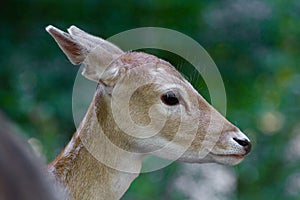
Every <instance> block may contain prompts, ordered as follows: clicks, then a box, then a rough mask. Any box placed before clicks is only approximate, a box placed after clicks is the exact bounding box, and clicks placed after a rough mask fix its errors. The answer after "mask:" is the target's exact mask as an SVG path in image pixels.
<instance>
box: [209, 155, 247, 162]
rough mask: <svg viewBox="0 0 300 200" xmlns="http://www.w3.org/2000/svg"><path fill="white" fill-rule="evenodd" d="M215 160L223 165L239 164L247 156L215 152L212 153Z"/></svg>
mask: <svg viewBox="0 0 300 200" xmlns="http://www.w3.org/2000/svg"><path fill="white" fill-rule="evenodd" d="M210 157H211V158H212V159H213V161H214V162H216V163H219V164H223V165H237V164H239V163H240V162H242V161H243V160H244V158H245V155H244V154H214V153H210Z"/></svg>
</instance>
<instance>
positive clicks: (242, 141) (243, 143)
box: [233, 138, 252, 154]
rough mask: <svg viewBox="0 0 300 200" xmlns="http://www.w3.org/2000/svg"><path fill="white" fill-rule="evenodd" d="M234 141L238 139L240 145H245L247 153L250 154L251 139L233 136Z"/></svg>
mask: <svg viewBox="0 0 300 200" xmlns="http://www.w3.org/2000/svg"><path fill="white" fill-rule="evenodd" d="M233 139H234V141H236V142H237V143H238V144H239V145H241V146H242V147H244V149H245V151H246V154H248V153H249V152H250V151H251V147H252V145H251V143H250V141H249V140H247V139H242V140H241V139H238V138H233Z"/></svg>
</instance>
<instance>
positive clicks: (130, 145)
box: [46, 26, 251, 165]
mask: <svg viewBox="0 0 300 200" xmlns="http://www.w3.org/2000/svg"><path fill="white" fill-rule="evenodd" d="M46 30H47V31H48V32H49V33H50V34H51V36H52V37H53V38H54V39H55V41H56V42H57V43H58V45H59V46H60V48H61V49H62V50H63V52H64V53H65V54H66V56H67V57H68V59H69V60H70V61H71V62H72V63H73V64H75V65H77V64H82V65H84V71H83V73H82V74H83V76H85V77H86V78H88V79H90V80H92V81H96V82H98V83H99V86H98V88H97V91H96V93H95V97H94V100H93V102H92V109H93V110H94V112H95V113H96V117H95V120H96V121H97V123H99V127H101V129H102V131H103V133H104V134H105V135H106V136H107V138H109V140H110V141H111V142H112V143H113V144H114V145H116V146H118V147H119V148H122V149H124V150H126V151H130V152H134V153H141V154H143V155H147V154H153V155H156V156H159V157H162V158H167V159H178V160H179V161H183V162H191V163H203V162H216V163H221V164H228V165H235V164H237V163H239V162H241V161H242V160H243V158H244V156H245V155H246V154H247V153H249V152H250V149H251V143H250V141H249V139H248V138H247V137H246V136H245V135H244V134H243V133H242V132H241V131H240V130H239V129H238V128H237V127H236V126H234V125H233V124H231V123H230V122H229V121H227V120H226V119H225V118H224V117H223V116H222V115H221V114H220V113H219V112H218V111H217V110H216V109H214V108H213V107H212V106H211V105H210V104H209V103H207V101H206V100H205V99H204V98H203V97H202V96H201V95H200V94H199V93H198V92H197V91H196V90H195V89H194V88H193V87H192V85H191V84H190V83H189V82H188V81H187V80H185V79H184V78H183V77H182V76H181V74H180V73H179V72H178V71H177V70H176V69H175V68H174V67H173V66H172V65H171V64H170V63H168V62H166V61H164V60H161V59H159V58H157V57H155V56H153V55H149V54H147V53H142V52H123V51H122V50H121V49H120V48H118V47H117V46H115V45H114V44H112V43H110V42H108V41H105V40H103V39H101V38H98V37H95V36H92V35H90V34H88V33H86V32H84V31H82V30H80V29H78V28H77V27H75V26H71V27H70V28H69V29H68V33H66V32H63V31H61V30H59V29H57V28H55V27H53V26H48V27H47V29H46Z"/></svg>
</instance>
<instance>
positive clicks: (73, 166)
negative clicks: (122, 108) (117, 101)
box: [49, 99, 141, 200]
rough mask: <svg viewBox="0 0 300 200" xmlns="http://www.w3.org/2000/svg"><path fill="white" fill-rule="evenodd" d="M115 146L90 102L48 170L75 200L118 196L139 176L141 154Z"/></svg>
mask: <svg viewBox="0 0 300 200" xmlns="http://www.w3.org/2000/svg"><path fill="white" fill-rule="evenodd" d="M94 100H95V99H94ZM93 102H94V101H93ZM103 114H105V113H103ZM114 147H115V145H112V144H111V143H110V140H109V139H108V137H107V136H106V135H104V134H103V131H102V128H100V127H99V123H98V121H97V114H96V112H95V109H94V103H92V104H91V106H90V108H89V111H88V113H87V115H86V116H85V118H84V120H83V122H82V124H81V125H80V127H79V128H78V130H77V132H76V133H75V134H74V136H73V138H72V140H71V141H70V142H69V144H68V145H67V146H66V148H65V149H64V150H63V151H62V152H61V154H60V155H59V156H58V157H57V158H56V159H55V160H54V161H53V162H52V163H51V164H50V165H49V170H50V171H51V172H52V173H53V174H54V175H55V176H56V178H57V179H58V181H60V182H61V183H62V184H63V185H65V186H66V189H67V190H68V192H69V193H70V194H71V195H70V196H72V199H74V200H77V199H91V200H93V199H119V198H120V197H121V196H122V195H123V194H124V193H125V191H126V190H127V189H128V187H129V186H130V184H131V182H132V181H133V180H134V179H135V178H136V177H137V176H138V172H139V170H140V168H141V157H139V156H135V155H132V154H126V153H124V152H122V151H121V152H120V151H118V149H114ZM116 168H117V169H116ZM132 172H136V173H132Z"/></svg>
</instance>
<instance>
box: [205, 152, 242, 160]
mask: <svg viewBox="0 0 300 200" xmlns="http://www.w3.org/2000/svg"><path fill="white" fill-rule="evenodd" d="M211 154H212V155H213V156H217V157H224V158H226V157H232V158H237V159H243V158H244V157H245V154H214V153H211Z"/></svg>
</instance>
